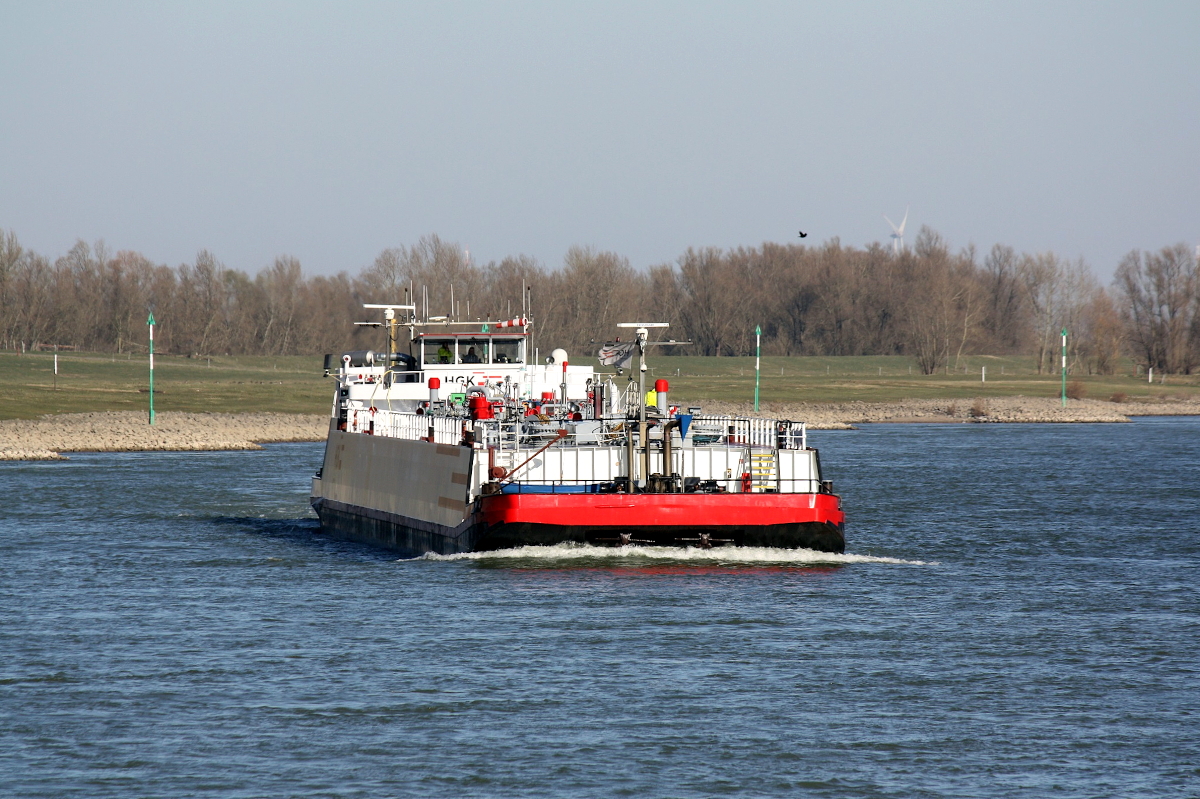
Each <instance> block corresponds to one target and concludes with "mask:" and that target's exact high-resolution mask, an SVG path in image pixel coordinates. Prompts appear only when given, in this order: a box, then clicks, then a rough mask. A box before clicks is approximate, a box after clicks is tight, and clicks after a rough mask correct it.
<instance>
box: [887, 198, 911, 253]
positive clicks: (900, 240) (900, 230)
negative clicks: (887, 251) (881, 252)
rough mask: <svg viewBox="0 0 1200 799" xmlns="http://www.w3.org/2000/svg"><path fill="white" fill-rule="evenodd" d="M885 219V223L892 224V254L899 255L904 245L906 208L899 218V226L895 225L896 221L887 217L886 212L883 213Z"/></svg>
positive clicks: (906, 221) (906, 220)
mask: <svg viewBox="0 0 1200 799" xmlns="http://www.w3.org/2000/svg"><path fill="white" fill-rule="evenodd" d="M883 218H884V219H887V223H888V224H889V225H891V226H892V254H893V255H899V254H900V250H901V249H903V247H904V226H905V225H906V224H907V223H908V209H907V208H905V209H904V218H903V219H901V220H900V227H896V223H895V222H893V221H892V220H890V219H888V218H887V214H884V215H883Z"/></svg>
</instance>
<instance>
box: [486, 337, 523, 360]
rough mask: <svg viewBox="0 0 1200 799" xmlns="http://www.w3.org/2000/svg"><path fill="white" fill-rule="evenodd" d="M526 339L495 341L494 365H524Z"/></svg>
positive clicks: (493, 346)
mask: <svg viewBox="0 0 1200 799" xmlns="http://www.w3.org/2000/svg"><path fill="white" fill-rule="evenodd" d="M524 355H525V340H524V339H519V338H517V339H495V340H493V341H492V363H524V362H525V358H524Z"/></svg>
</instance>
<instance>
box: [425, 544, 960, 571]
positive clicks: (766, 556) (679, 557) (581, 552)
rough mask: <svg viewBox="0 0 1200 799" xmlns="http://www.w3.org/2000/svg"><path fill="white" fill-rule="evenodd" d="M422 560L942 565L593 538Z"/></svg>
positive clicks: (811, 552)
mask: <svg viewBox="0 0 1200 799" xmlns="http://www.w3.org/2000/svg"><path fill="white" fill-rule="evenodd" d="M420 559H421V560H436V561H452V560H472V561H479V562H481V563H487V564H495V565H503V564H506V563H511V564H513V565H516V564H529V563H536V564H538V565H546V566H554V565H572V564H574V565H584V564H588V565H591V564H605V565H615V564H622V563H627V564H630V565H639V566H641V565H646V564H674V563H680V564H703V565H710V566H758V565H771V566H807V565H844V564H850V563H890V564H900V565H905V566H931V565H936V564H934V563H931V562H929V561H922V560H904V559H902V558H889V557H881V556H876V555H854V554H842V555H839V554H837V553H833V552H817V551H816V550H813V549H775V548H771V547H714V548H713V549H696V548H693V547H686V548H681V547H654V546H624V547H596V546H590V545H588V544H555V545H554V546H525V547H516V548H514V549H500V550H496V551H494V552H463V553H459V554H457V555H438V554H435V553H432V552H431V553H427V554H425V555H422V556H421V558H420Z"/></svg>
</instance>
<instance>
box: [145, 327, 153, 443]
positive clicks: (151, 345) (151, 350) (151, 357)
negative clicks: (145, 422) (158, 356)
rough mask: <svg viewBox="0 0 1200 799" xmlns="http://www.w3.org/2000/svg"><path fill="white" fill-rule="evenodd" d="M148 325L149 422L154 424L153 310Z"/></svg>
mask: <svg viewBox="0 0 1200 799" xmlns="http://www.w3.org/2000/svg"><path fill="white" fill-rule="evenodd" d="M146 324H148V325H149V326H150V424H154V312H153V311H151V312H150V318H149V319H147V320H146Z"/></svg>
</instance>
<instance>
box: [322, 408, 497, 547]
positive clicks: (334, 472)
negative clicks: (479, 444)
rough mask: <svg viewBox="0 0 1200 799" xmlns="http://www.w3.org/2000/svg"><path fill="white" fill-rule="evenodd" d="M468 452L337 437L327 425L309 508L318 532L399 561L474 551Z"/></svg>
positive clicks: (380, 439)
mask: <svg viewBox="0 0 1200 799" xmlns="http://www.w3.org/2000/svg"><path fill="white" fill-rule="evenodd" d="M472 455H473V452H472V450H471V449H470V448H469V447H459V446H450V445H446V444H431V443H429V442H426V441H409V440H407V439H399V438H386V437H383V436H367V435H362V434H357V433H354V434H352V433H343V432H341V431H339V430H337V429H336V428H335V427H334V425H333V423H332V422H331V423H330V430H329V440H328V441H327V443H326V444H325V462H324V465H323V466H322V468H321V477H320V479H319V480H315V481H314V489H315V490H314V496H313V497H312V504H313V508H314V509H315V510H316V512H317V516H319V517H320V519H321V527H322V529H324V530H325V531H326V532H329V533H331V534H333V535H336V536H338V537H340V538H346V539H349V540H352V541H359V542H361V543H364V544H370V545H372V546H379V547H384V548H386V549H390V550H394V551H396V552H398V553H401V554H403V555H408V556H413V555H420V554H423V553H425V552H437V553H440V554H447V555H449V554H454V553H457V552H467V551H470V550H471V549H472V548H473V546H474V543H475V542H474V540H473V538H474V537H473V535H472V533H471V530H472V524H471V523H470V522H469V521H468V513H467V510H468V508H467V486H468V485H469V484H470V481H471V472H470V470H471V463H472V460H473V458H472Z"/></svg>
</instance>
